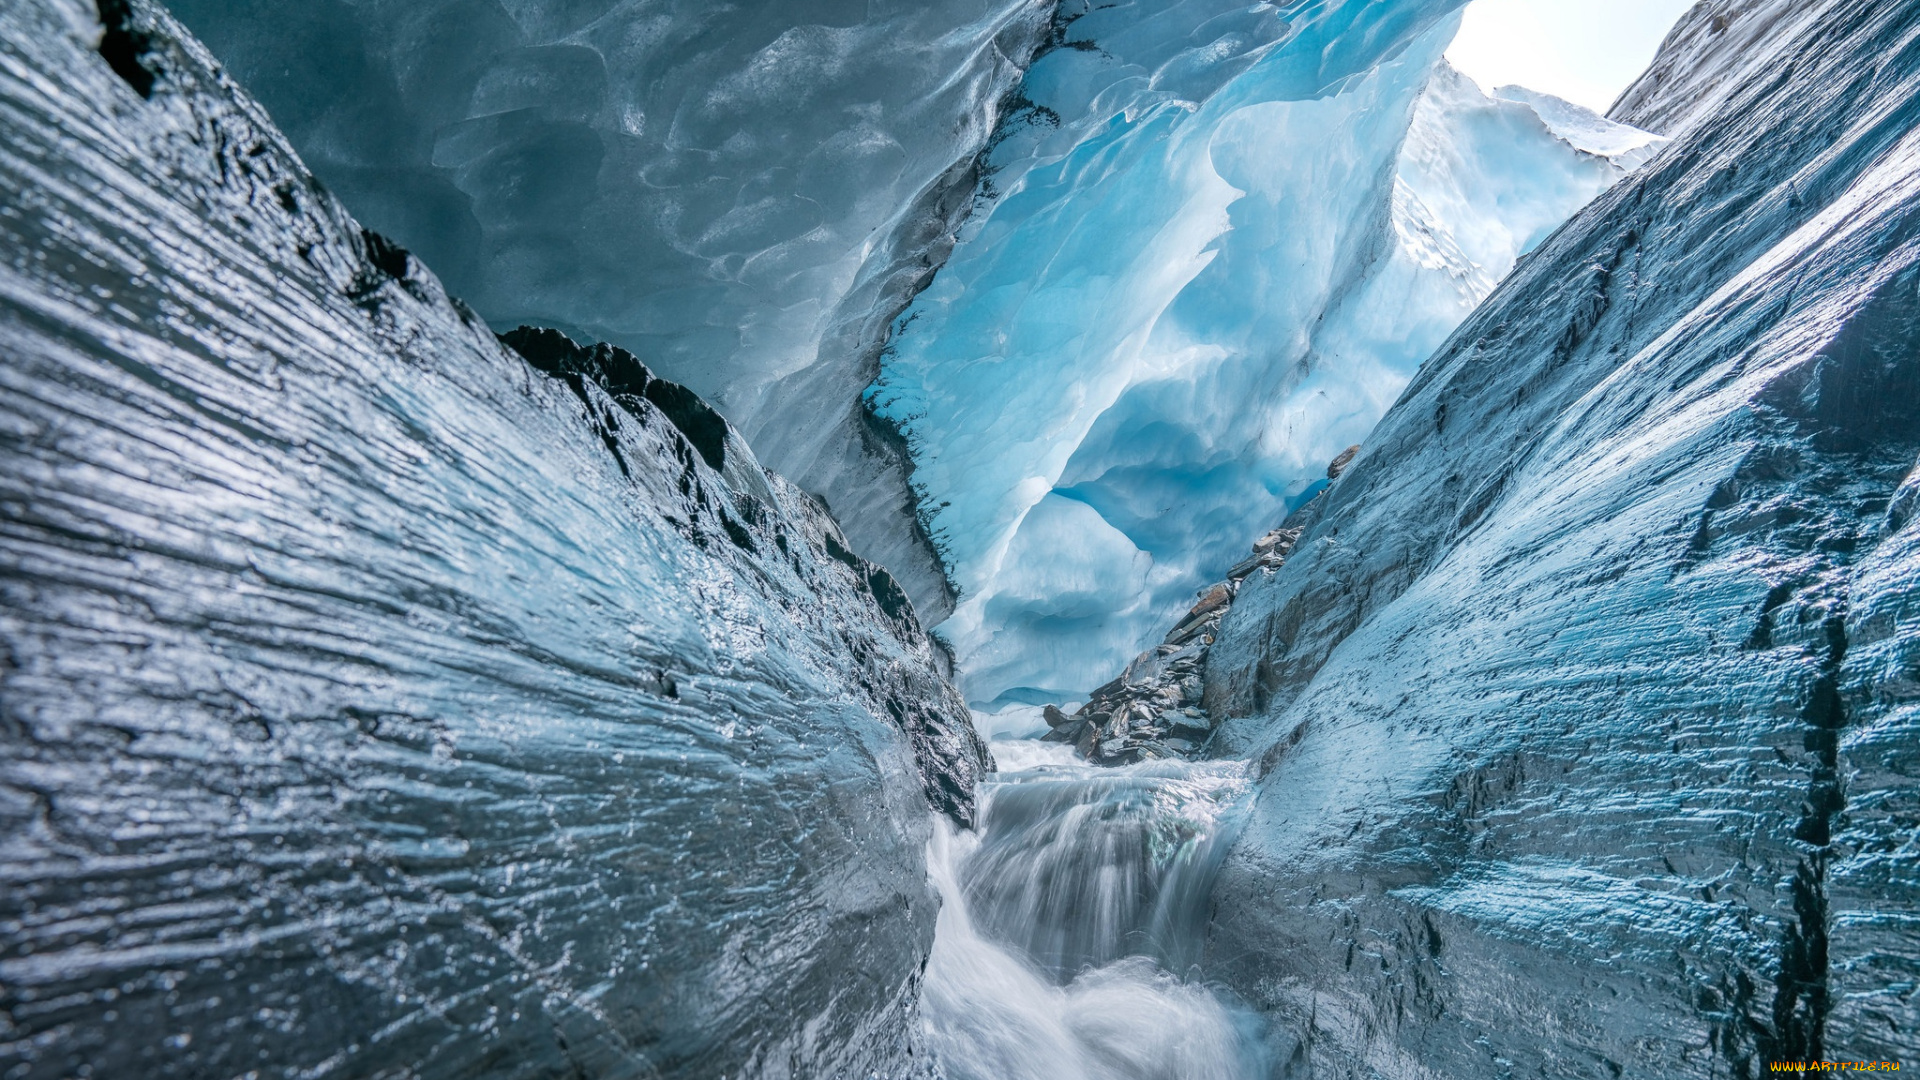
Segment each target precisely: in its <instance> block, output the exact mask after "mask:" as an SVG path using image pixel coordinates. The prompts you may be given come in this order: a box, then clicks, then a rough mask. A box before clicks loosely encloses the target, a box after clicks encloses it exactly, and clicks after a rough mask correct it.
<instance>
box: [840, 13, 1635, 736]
mask: <svg viewBox="0 0 1920 1080" xmlns="http://www.w3.org/2000/svg"><path fill="white" fill-rule="evenodd" d="M1456 6H1457V5H1456V4H1454V3H1451V2H1448V0H1429V2H1410V0H1401V2H1396V3H1359V2H1346V3H1329V4H1310V5H1307V4H1301V5H1282V6H1274V5H1265V4H1261V5H1254V6H1252V7H1246V6H1232V7H1229V6H1227V5H1220V6H1218V8H1217V10H1210V11H1206V12H1202V11H1201V5H1196V4H1169V5H1166V10H1165V11H1161V12H1157V13H1156V12H1152V11H1150V10H1149V8H1150V5H1146V4H1120V5H1098V6H1096V8H1095V10H1092V11H1091V12H1088V13H1086V14H1085V15H1084V17H1081V18H1078V19H1070V20H1067V21H1065V22H1064V24H1063V27H1062V29H1061V37H1062V40H1064V41H1066V42H1067V43H1069V44H1070V45H1074V46H1077V47H1060V48H1055V49H1053V50H1052V51H1049V52H1047V53H1046V54H1045V55H1043V56H1042V57H1041V58H1040V59H1038V60H1037V61H1036V62H1035V64H1034V66H1033V68H1032V70H1031V71H1030V72H1029V74H1028V77H1027V79H1026V82H1025V83H1024V85H1023V88H1022V93H1023V94H1024V95H1025V96H1026V97H1027V98H1028V99H1030V101H1031V102H1032V103H1033V104H1034V111H1033V112H1031V113H1028V114H1024V116H1025V123H1024V125H1020V124H1016V125H1014V126H1013V127H1012V129H1011V130H1012V134H1011V135H1010V136H1009V137H1008V138H1007V139H1006V140H1005V141H1004V142H1003V143H1001V145H1000V146H999V147H998V148H997V149H996V150H995V151H994V152H993V154H992V155H991V157H990V163H991V165H992V166H993V167H994V168H995V169H997V170H998V171H997V172H994V173H993V174H992V177H991V181H992V184H993V186H994V188H995V190H996V193H997V198H995V199H993V200H991V201H989V202H987V203H984V204H983V205H982V206H981V207H980V208H979V209H978V210H976V212H975V214H974V215H973V217H972V218H971V219H970V220H969V222H968V224H967V226H966V229H965V230H964V233H963V237H962V242H961V244H960V245H959V247H958V248H957V249H956V250H955V252H954V255H953V256H952V258H951V259H950V260H949V262H948V265H947V266H946V267H945V268H944V269H943V270H942V271H941V272H940V274H939V276H938V277H937V278H936V279H935V281H934V283H933V285H932V286H931V287H930V288H929V289H928V290H927V291H926V292H925V293H923V294H921V296H920V297H919V298H918V299H917V300H916V301H915V303H914V304H913V306H912V307H911V309H910V310H909V312H908V314H907V315H906V317H905V318H904V319H903V322H902V329H901V332H900V333H899V334H898V336H897V338H896V341H895V345H894V348H893V350H892V351H891V352H890V354H889V356H888V357H887V358H886V359H885V362H884V365H883V369H882V374H881V378H880V380H879V381H878V383H877V384H876V386H875V388H874V389H873V390H872V391H871V392H870V396H871V398H872V400H873V402H874V404H875V407H876V410H877V412H878V413H879V414H880V415H881V416H883V417H885V418H887V419H889V420H892V421H894V422H896V423H898V424H899V425H901V427H902V428H903V429H904V430H905V432H906V433H907V436H908V439H909V443H910V446H911V448H912V453H913V456H914V468H915V472H914V478H913V480H914V484H915V485H916V487H917V488H918V490H919V491H920V494H921V499H922V507H923V510H925V511H926V512H927V513H928V514H929V517H930V521H931V525H932V531H933V533H934V537H935V539H936V541H937V542H938V543H939V544H940V545H941V546H942V549H943V551H944V553H945V555H946V557H947V558H948V560H949V561H950V564H951V567H952V569H953V572H954V575H955V584H956V585H958V587H959V588H960V590H961V592H962V595H963V598H964V599H963V601H962V603H961V605H960V607H959V609H958V611H957V613H956V614H955V615H954V617H953V618H952V619H951V620H949V621H948V622H947V623H945V624H944V626H943V628H942V633H943V634H945V635H947V636H948V637H949V638H950V639H951V640H952V641H953V642H954V644H955V646H956V648H957V650H958V653H959V656H960V660H961V663H962V666H963V668H964V671H965V678H966V682H965V688H966V690H967V692H968V694H969V696H970V697H971V698H973V699H974V700H978V701H985V700H992V699H995V698H997V697H999V696H1000V695H1002V694H1004V693H1006V692H1008V691H1018V690H1020V689H1022V688H1025V689H1027V690H1030V691H1038V692H1040V693H1041V694H1043V695H1055V696H1058V695H1070V694H1073V693H1077V692H1084V691H1086V690H1087V689H1089V688H1091V687H1092V686H1094V685H1095V684H1097V683H1101V682H1104V681H1106V679H1108V678H1109V677H1111V675H1112V674H1113V672H1114V671H1117V670H1119V668H1121V667H1122V666H1124V665H1125V663H1126V661H1127V659H1128V658H1129V657H1131V656H1133V655H1134V654H1135V653H1136V652H1138V651H1139V649H1140V647H1141V645H1142V644H1144V641H1145V639H1146V638H1147V637H1148V636H1149V635H1150V634H1152V633H1154V632H1155V630H1156V628H1164V627H1165V625H1167V620H1168V618H1169V617H1170V616H1172V615H1173V614H1176V613H1177V612H1178V611H1180V610H1184V608H1185V606H1186V605H1187V604H1188V603H1190V601H1191V596H1190V594H1191V591H1192V590H1193V589H1194V588H1195V587H1196V586H1198V585H1200V584H1202V583H1203V582H1208V581H1213V580H1217V579H1218V578H1219V577H1220V576H1221V575H1222V574H1223V573H1224V571H1225V570H1226V569H1227V567H1228V566H1230V565H1231V564H1232V563H1233V562H1234V561H1236V560H1237V558H1238V557H1239V556H1240V555H1241V554H1243V551H1242V549H1243V548H1244V547H1245V545H1246V543H1247V538H1248V537H1250V536H1255V535H1258V534H1259V532H1261V531H1263V528H1262V526H1264V525H1268V524H1271V521H1272V519H1273V518H1274V517H1275V511H1276V508H1284V507H1285V506H1287V505H1289V504H1291V503H1297V502H1298V501H1299V500H1301V499H1302V498H1304V497H1305V496H1306V495H1308V494H1310V492H1311V490H1312V487H1313V485H1314V484H1315V482H1316V481H1319V480H1322V479H1324V472H1323V470H1324V469H1325V466H1326V463H1327V461H1328V460H1329V459H1330V458H1332V457H1333V456H1334V455H1335V454H1336V453H1338V452H1339V451H1340V450H1341V449H1343V448H1345V447H1346V446H1348V445H1350V444H1352V443H1355V442H1358V441H1359V439H1360V438H1361V437H1362V436H1363V435H1365V434H1366V432H1367V430H1368V429H1369V428H1370V427H1372V425H1373V423H1374V422H1375V421H1376V420H1377V419H1378V418H1379V416H1380V415H1381V414H1382V413H1383V412H1384V411H1385V410H1386V408H1387V406H1388V405H1390V404H1391V403H1392V401H1393V399H1394V397H1395V396H1396V395H1398V394H1399V392H1400V389H1401V387H1402V386H1404V385H1405V383H1406V381H1407V379H1408V378H1409V377H1410V376H1411V375H1412V373H1413V370H1414V368H1415V366H1416V365H1418V364H1419V362H1420V361H1421V360H1423V359H1425V358H1426V356H1427V355H1428V354H1429V353H1430V352H1431V351H1432V350H1433V349H1434V348H1435V347H1437V346H1438V345H1439V344H1440V343H1441V341H1442V340H1443V339H1444V338H1445V336H1446V334H1447V333H1448V332H1449V331H1450V330H1451V329H1452V328H1453V327H1454V326H1455V325H1456V324H1457V323H1458V322H1459V320H1460V319H1462V318H1464V317H1465V316H1466V315H1467V313H1468V312H1470V311H1471V310H1472V309H1473V307H1474V306H1475V305H1476V304H1477V303H1478V302H1479V301H1480V300H1481V299H1482V298H1484V297H1485V296H1486V295H1487V293H1488V292H1489V291H1491V290H1492V288H1493V286H1494V283H1495V282H1497V281H1498V280H1499V279H1500V278H1501V276H1502V275H1504V274H1505V273H1506V272H1507V269H1508V268H1509V267H1510V266H1511V265H1512V264H1513V262H1514V259H1515V258H1516V256H1518V255H1519V254H1520V253H1521V252H1522V251H1524V250H1525V249H1527V248H1528V247H1529V246H1531V245H1533V244H1535V243H1537V242H1539V241H1540V240H1541V239H1542V238H1544V237H1545V236H1546V235H1547V234H1548V233H1549V232H1551V231H1552V229H1553V228H1554V227H1556V226H1557V225H1559V224H1560V222H1562V221H1563V220H1564V219H1565V217H1566V216H1567V215H1568V214H1569V213H1571V212H1572V211H1573V210H1574V209H1576V208H1578V207H1579V206H1581V205H1582V204H1584V203H1585V202H1587V201H1588V200H1589V199H1591V198H1592V197H1593V196H1594V195H1595V194H1596V193H1598V192H1600V191H1602V190H1604V189H1605V188H1606V187H1607V186H1608V185H1609V184H1610V183H1612V182H1613V181H1614V180H1615V179H1616V178H1617V177H1618V176H1620V175H1621V173H1622V170H1623V166H1621V165H1616V164H1615V163H1614V162H1613V161H1611V160H1609V158H1613V157H1617V158H1619V159H1620V160H1621V161H1622V162H1624V163H1625V164H1632V163H1635V162H1638V161H1640V160H1644V158H1645V156H1646V150H1647V145H1648V143H1649V140H1650V136H1647V135H1646V134H1645V133H1643V132H1638V131H1634V130H1631V129H1626V128H1621V127H1619V126H1617V125H1613V124H1610V123H1608V122H1607V121H1605V120H1602V119H1600V118H1598V117H1595V116H1593V115H1592V114H1591V113H1587V112H1585V111H1584V110H1580V109H1577V108H1576V107H1574V106H1570V105H1567V104H1566V103H1564V102H1560V101H1557V100H1555V99H1544V98H1540V97H1538V96H1530V95H1525V94H1517V93H1516V94H1508V95H1507V96H1505V97H1497V98H1488V97H1486V96H1485V95H1483V94H1482V93H1481V92H1480V91H1479V90H1478V89H1477V88H1476V87H1474V86H1473V84H1472V83H1471V82H1470V81H1468V80H1465V79H1463V78H1462V77H1460V76H1458V75H1457V74H1455V73H1454V72H1453V71H1452V70H1451V69H1450V68H1447V67H1446V66H1445V65H1444V64H1443V63H1442V62H1441V61H1440V54H1441V52H1442V51H1443V50H1444V48H1445V47H1446V45H1447V43H1448V42H1449V40H1450V39H1451V36H1452V33H1453V30H1454V27H1455V26H1456V18H1455V16H1454V15H1453V14H1452V9H1453V8H1454V7H1456ZM1063 10H1066V11H1069V12H1074V11H1079V10H1083V9H1082V8H1081V7H1080V6H1076V5H1073V4H1069V5H1067V7H1066V8H1065V9H1063ZM1202 14H1205V15H1206V16H1208V18H1207V19H1206V21H1198V20H1199V17H1200V15H1202ZM1202 41H1205V42H1208V43H1209V44H1207V45H1206V46H1205V48H1201V49H1193V48H1191V46H1192V45H1193V43H1196V42H1202ZM1183 49H1184V50H1186V51H1181V50H1183ZM1169 54H1172V55H1169ZM1282 512H1284V510H1282Z"/></svg>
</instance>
